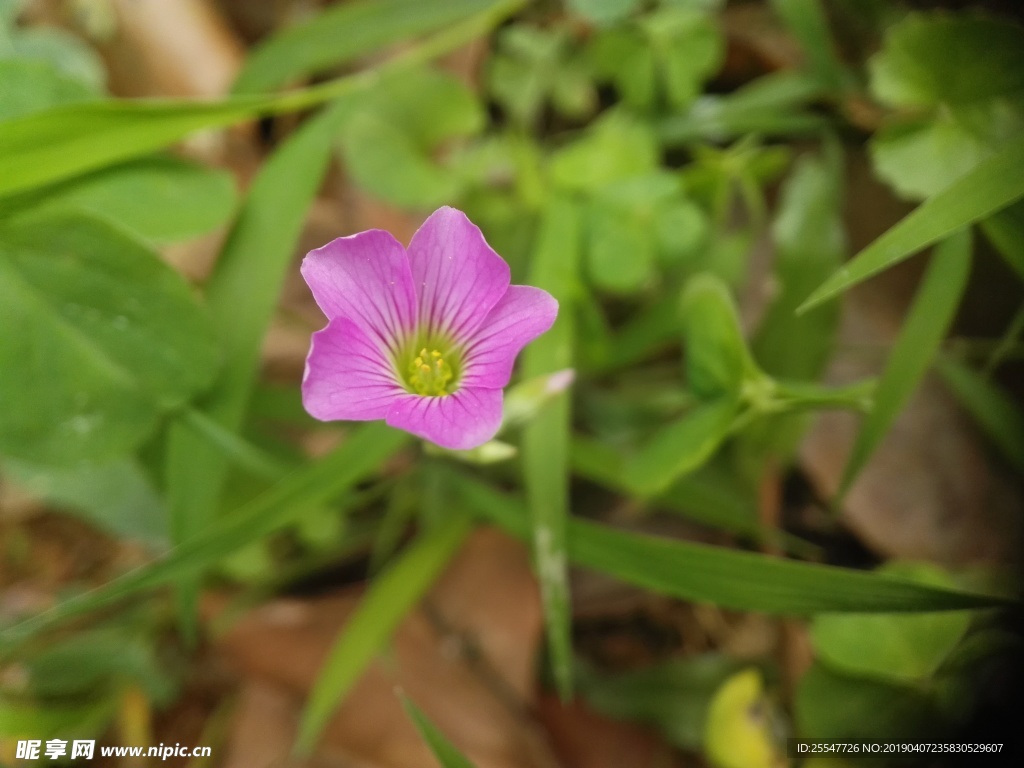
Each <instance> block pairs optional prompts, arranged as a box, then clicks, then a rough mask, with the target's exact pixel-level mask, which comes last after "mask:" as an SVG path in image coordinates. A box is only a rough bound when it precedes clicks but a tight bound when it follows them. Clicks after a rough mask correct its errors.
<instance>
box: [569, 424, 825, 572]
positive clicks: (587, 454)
mask: <svg viewBox="0 0 1024 768" xmlns="http://www.w3.org/2000/svg"><path fill="white" fill-rule="evenodd" d="M572 468H573V472H575V473H576V474H577V475H579V476H581V477H585V478H586V479H587V480H590V481H591V482H593V483H598V484H599V485H603V486H604V487H605V488H609V489H611V490H613V491H616V492H618V493H621V494H629V495H632V494H634V493H635V492H636V491H635V489H634V488H633V487H632V486H631V485H630V484H629V482H628V480H629V478H628V477H627V476H626V473H625V472H624V471H623V461H622V459H621V457H620V456H619V455H618V454H617V453H616V452H615V450H614V449H613V448H610V447H609V446H608V445H607V444H605V443H602V442H598V441H597V440H593V439H587V438H583V437H578V436H577V437H575V438H574V439H573V442H572ZM711 470H712V467H710V466H707V465H705V467H703V468H702V469H701V470H699V471H696V472H693V473H691V474H688V475H684V476H683V477H680V478H679V479H678V480H676V481H675V482H674V483H673V484H672V486H671V487H670V488H669V489H668V490H666V491H665V492H664V493H661V494H659V495H658V496H656V497H655V498H654V499H653V500H652V502H651V503H652V505H653V506H654V507H657V508H660V509H665V510H668V511H671V512H673V513H675V514H678V515H682V516H683V517H686V518H687V519H689V520H693V521H694V522H697V523H701V524H702V525H707V526H709V527H711V528H717V529H719V530H723V531H729V532H731V533H735V534H738V535H740V536H746V537H749V538H751V539H753V540H754V541H758V542H766V543H769V544H771V545H772V546H776V547H780V548H782V549H783V550H784V551H787V552H792V553H794V554H800V555H804V556H808V557H813V556H815V555H816V554H818V552H817V548H816V547H814V546H813V545H811V544H809V543H808V542H806V541H804V540H803V539H800V538H798V537H796V536H791V535H789V534H786V533H784V532H780V531H778V530H777V529H774V528H768V527H765V526H762V525H761V523H760V522H759V521H758V519H757V509H756V508H755V505H754V500H753V499H752V498H748V497H747V496H746V495H744V493H743V491H741V490H740V489H739V488H737V487H736V483H735V481H734V480H733V477H732V475H731V474H727V473H725V472H715V471H711Z"/></svg>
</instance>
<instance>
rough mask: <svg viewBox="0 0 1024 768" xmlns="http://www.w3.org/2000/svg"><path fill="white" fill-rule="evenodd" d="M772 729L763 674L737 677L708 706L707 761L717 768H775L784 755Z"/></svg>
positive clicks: (748, 671)
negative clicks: (780, 751)
mask: <svg viewBox="0 0 1024 768" xmlns="http://www.w3.org/2000/svg"><path fill="white" fill-rule="evenodd" d="M773 725H774V724H773V723H772V722H771V720H770V710H769V708H768V701H767V696H766V695H765V689H764V677H763V676H762V675H761V672H760V671H759V670H757V669H752V668H751V669H744V670H741V671H739V672H737V673H735V674H734V675H732V676H731V677H730V678H729V679H728V680H726V681H725V682H724V683H722V685H721V687H720V688H719V689H718V690H717V691H715V695H714V697H713V698H712V699H711V703H710V705H709V706H708V714H707V725H706V726H705V731H704V746H705V750H706V752H707V755H708V759H709V760H710V761H711V764H712V765H714V766H715V768H774V767H775V766H777V765H779V763H780V759H781V755H780V754H779V748H778V745H777V744H776V743H775V738H774V737H773V731H774V728H773Z"/></svg>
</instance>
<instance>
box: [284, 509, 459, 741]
mask: <svg viewBox="0 0 1024 768" xmlns="http://www.w3.org/2000/svg"><path fill="white" fill-rule="evenodd" d="M470 528H471V522H470V518H469V517H468V516H466V515H462V514H457V513H455V514H452V515H451V516H450V517H448V518H447V519H446V520H444V521H443V522H442V523H440V524H439V525H438V527H437V528H435V529H433V530H428V531H426V532H425V533H423V534H421V535H420V537H419V538H418V539H417V540H416V541H415V542H414V543H413V544H412V545H410V547H409V548H408V549H407V550H406V551H405V552H403V553H402V554H401V555H400V556H399V557H398V558H397V559H396V560H395V561H394V564H393V565H392V566H391V567H389V568H388V569H387V570H386V571H385V572H384V573H382V574H381V575H380V576H378V577H377V579H375V580H374V582H373V583H372V584H371V585H370V588H369V590H368V591H367V592H366V594H365V595H364V596H363V599H362V601H361V602H360V604H359V607H358V608H357V609H356V611H355V613H354V614H353V615H352V616H351V618H350V619H349V620H348V623H347V624H346V625H345V626H344V628H342V630H341V633H340V634H339V636H338V638H337V639H336V640H335V641H334V645H333V646H332V647H331V650H330V651H329V653H328V655H327V659H326V660H325V661H324V663H323V666H322V667H321V668H320V671H319V673H318V674H317V679H316V683H315V684H314V686H313V690H312V691H311V692H310V694H309V700H308V701H307V702H306V707H305V710H304V711H303V713H302V720H301V722H300V724H299V733H298V736H297V738H296V743H295V748H296V750H297V751H298V752H299V753H302V754H308V753H309V752H311V751H312V749H313V747H314V746H315V745H316V741H317V738H318V737H319V736H320V732H321V731H322V730H323V727H324V726H325V725H326V724H327V721H328V720H329V719H330V717H331V714H332V713H333V712H334V710H335V708H336V707H337V706H338V704H339V703H341V701H342V699H343V698H344V697H345V694H347V693H348V692H349V691H350V690H351V688H352V686H353V685H354V684H355V682H356V681H357V680H358V679H359V676H360V675H361V674H362V673H363V671H365V669H366V667H367V666H368V665H369V664H370V662H371V661H373V658H374V656H376V655H377V654H378V653H380V651H381V650H382V648H383V647H384V645H385V644H386V643H387V641H388V639H389V638H390V637H391V635H392V634H393V633H394V631H395V629H396V628H397V627H398V625H399V623H400V622H401V621H402V619H403V618H405V616H406V614H408V613H409V611H411V610H412V609H413V607H414V606H415V605H416V603H417V602H419V600H420V598H421V597H422V596H423V594H424V593H425V592H426V591H427V589H429V588H430V585H431V584H433V583H434V580H435V579H436V578H437V576H438V575H439V574H440V573H441V571H442V570H443V569H444V567H445V566H446V565H447V564H448V562H449V561H450V560H451V558H452V557H453V556H454V555H455V553H456V552H457V551H458V549H459V546H460V545H461V544H462V541H463V539H465V537H466V535H467V534H468V533H469V531H470Z"/></svg>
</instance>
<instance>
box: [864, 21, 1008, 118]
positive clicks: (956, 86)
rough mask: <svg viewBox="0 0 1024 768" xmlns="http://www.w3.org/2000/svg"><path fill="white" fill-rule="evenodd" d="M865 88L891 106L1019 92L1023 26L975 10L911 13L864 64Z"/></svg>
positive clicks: (924, 105) (923, 105)
mask: <svg viewBox="0 0 1024 768" xmlns="http://www.w3.org/2000/svg"><path fill="white" fill-rule="evenodd" d="M870 71H871V89H872V91H873V92H874V94H875V95H876V96H877V97H878V98H879V99H881V100H882V101H884V102H887V103H888V104H891V105H893V106H907V107H927V106H933V105H935V104H938V103H941V102H947V103H951V104H958V103H967V102H972V101H980V100H984V99H989V98H992V97H994V96H1002V95H1005V94H1008V93H1019V92H1021V91H1024V28H1021V27H1020V26H1018V25H1017V24H1013V23H1011V22H1008V21H1007V20H1005V19H997V18H995V17H987V16H982V15H980V14H958V15H957V14H938V13H931V14H928V13H911V14H908V15H907V17H906V18H904V19H903V20H902V21H901V22H899V23H897V24H895V25H893V26H892V27H890V28H889V30H888V32H887V34H886V38H885V43H884V45H883V48H882V50H881V51H880V52H879V53H878V54H876V55H875V57H874V58H873V59H872V60H871V63H870Z"/></svg>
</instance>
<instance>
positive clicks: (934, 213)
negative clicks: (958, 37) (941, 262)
mask: <svg viewBox="0 0 1024 768" xmlns="http://www.w3.org/2000/svg"><path fill="white" fill-rule="evenodd" d="M1022 196H1024V135H1021V136H1019V137H1017V138H1016V139H1014V140H1013V141H1010V142H1008V143H1007V144H1005V145H1004V146H1003V147H1002V148H1001V149H1000V150H999V151H998V152H997V153H996V154H995V155H993V156H992V157H990V158H989V159H987V160H985V161H983V162H982V163H981V164H980V165H978V166H976V167H975V168H974V170H972V171H970V172H968V173H967V174H966V175H964V176H962V177H960V179H959V180H958V181H956V182H954V183H953V184H951V185H949V186H948V187H946V188H945V189H944V190H942V191H941V192H939V193H938V194H936V195H934V196H932V197H930V198H928V199H927V200H926V201H925V202H924V203H922V204H921V205H920V206H918V208H917V209H915V210H914V211H912V212H911V213H910V214H908V215H907V216H906V217H904V218H903V219H902V220H901V221H900V222H899V223H897V224H895V225H894V226H893V227H891V228H890V229H889V230H887V231H886V232H885V233H884V234H882V235H881V236H880V237H879V238H878V239H877V240H875V241H874V242H873V243H871V244H870V245H869V246H867V247H866V248H865V249H864V250H862V251H861V252H860V253H858V254H857V255H856V256H855V257H854V258H853V259H852V260H851V261H850V262H848V263H847V264H846V265H845V266H843V267H842V268H840V269H839V270H838V271H837V272H835V273H833V275H832V276H831V277H830V278H829V279H828V280H826V281H825V282H824V283H823V284H822V285H820V286H818V288H817V289H816V290H815V291H814V292H813V293H812V294H811V295H810V297H808V298H807V300H806V301H804V303H803V304H802V305H801V306H800V307H799V308H798V311H799V312H805V311H807V310H808V309H810V308H811V307H814V306H816V305H818V304H821V303H822V302H824V301H827V300H828V299H831V298H834V297H835V296H837V295H838V294H840V293H842V292H843V291H845V290H847V289H848V288H850V287H852V286H854V285H856V284H857V283H860V282H862V281H863V280H866V279H867V278H869V277H871V275H873V274H875V273H876V272H881V271H882V270H884V269H887V268H888V267H891V266H893V265H894V264H898V263H899V262H901V261H903V259H905V258H907V257H908V256H911V255H913V254H915V253H917V252H918V251H920V250H921V249H922V248H926V247H927V246H929V245H931V244H933V243H935V242H937V241H939V240H941V239H942V238H944V237H946V236H947V235H950V234H952V233H953V232H956V231H957V230H958V229H962V228H963V227H965V226H967V225H968V224H973V223H974V222H976V221H978V220H979V219H983V218H985V217H986V216H989V215H991V214H993V213H995V212H996V211H998V210H1000V209H1001V208H1005V207H1006V206H1007V205H1009V204H1010V203H1012V202H1014V201H1015V200H1017V199H1018V198H1020V197H1022Z"/></svg>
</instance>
